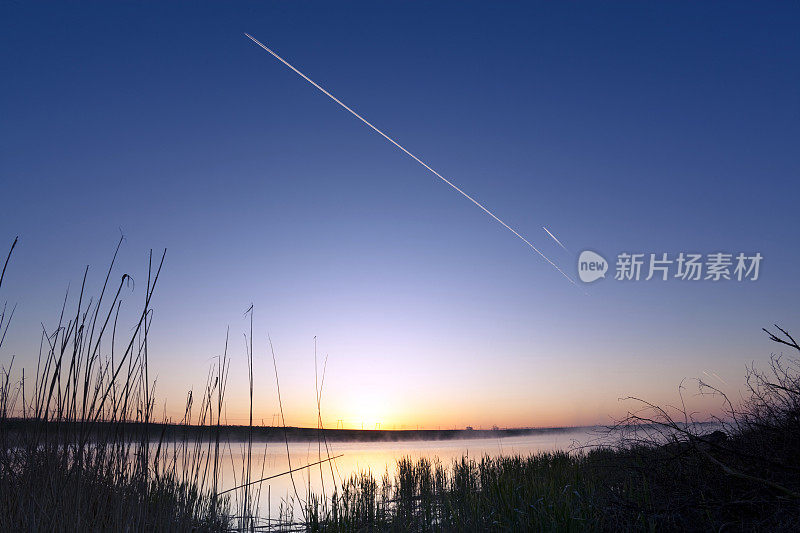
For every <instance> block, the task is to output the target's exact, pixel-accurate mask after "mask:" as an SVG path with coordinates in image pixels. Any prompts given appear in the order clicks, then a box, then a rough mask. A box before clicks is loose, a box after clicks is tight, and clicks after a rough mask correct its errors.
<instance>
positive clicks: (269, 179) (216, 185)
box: [0, 2, 800, 427]
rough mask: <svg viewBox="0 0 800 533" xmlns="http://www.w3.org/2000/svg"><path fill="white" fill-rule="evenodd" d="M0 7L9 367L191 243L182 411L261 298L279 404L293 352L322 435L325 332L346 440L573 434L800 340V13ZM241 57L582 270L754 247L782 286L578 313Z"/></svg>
mask: <svg viewBox="0 0 800 533" xmlns="http://www.w3.org/2000/svg"><path fill="white" fill-rule="evenodd" d="M0 9H2V16H1V17H0V44H1V46H2V48H3V50H4V53H3V54H1V55H0V78H1V79H2V80H3V82H2V83H1V84H0V96H2V98H0V106H2V107H1V108H0V115H2V117H3V118H2V123H3V127H2V129H1V130H0V165H1V166H0V172H2V210H1V211H0V237H2V238H3V239H5V240H7V241H8V242H11V240H12V239H13V237H14V236H15V235H19V236H20V244H19V247H18V249H17V251H16V254H15V257H14V261H13V263H12V266H11V267H10V269H9V272H8V274H7V276H8V278H7V283H8V286H4V287H3V290H4V292H5V294H4V295H2V296H3V297H4V298H5V299H8V300H9V301H10V302H16V303H18V306H19V307H18V311H17V316H16V318H15V324H14V327H13V328H12V332H11V333H10V334H9V339H8V344H7V345H6V346H5V348H4V351H5V354H3V355H4V356H6V357H7V356H9V355H10V354H11V353H15V354H17V357H18V358H19V359H18V360H20V361H23V362H25V363H26V364H27V365H30V364H35V350H36V349H37V348H38V341H39V339H38V335H39V331H40V327H41V326H40V325H39V323H40V321H43V322H45V323H46V324H50V323H52V321H53V320H54V319H55V318H56V317H57V312H58V310H59V306H60V302H61V299H62V297H63V293H64V290H65V289H66V287H67V285H68V283H70V282H72V283H73V285H74V284H76V283H78V282H79V279H80V276H81V274H82V269H83V267H84V265H86V264H90V265H92V270H91V271H90V272H91V274H92V275H93V277H92V278H90V280H91V282H92V283H94V284H95V285H94V286H98V285H99V283H101V282H102V277H103V273H104V268H105V265H106V264H107V262H108V260H109V259H110V256H111V254H112V252H113V248H114V245H115V243H116V239H117V238H118V236H119V232H120V229H121V230H122V231H123V232H124V234H125V236H126V238H127V240H126V243H125V244H124V247H123V252H122V255H121V258H120V261H121V263H120V264H121V265H122V269H123V270H124V271H129V272H131V274H133V275H134V278H137V276H138V277H139V278H140V279H141V276H142V275H143V269H144V268H145V267H146V260H147V253H148V251H149V249H150V248H154V249H161V248H164V247H166V248H167V249H168V252H167V261H166V266H165V271H164V276H163V279H162V285H161V286H160V288H159V290H158V292H157V297H156V301H155V302H154V304H155V308H156V320H155V323H154V324H155V325H154V329H153V337H152V339H151V340H152V352H151V353H152V354H154V355H151V361H152V365H153V368H154V371H155V373H156V374H157V375H158V376H159V387H160V389H161V390H162V392H163V395H164V397H165V399H166V400H167V401H168V407H169V406H172V408H173V409H174V410H175V411H180V410H181V402H182V399H183V397H184V395H185V391H186V390H187V389H188V388H189V387H192V386H195V387H198V386H200V385H201V384H202V382H203V379H204V377H205V371H206V369H207V367H208V365H209V364H210V358H211V357H212V356H213V355H215V354H217V353H219V351H220V350H221V349H222V345H223V343H224V336H225V329H226V327H227V326H228V325H230V327H231V331H232V332H233V334H234V337H235V338H236V339H239V335H240V334H241V332H242V331H244V329H245V327H246V321H245V320H244V318H243V317H242V313H243V311H244V310H245V309H247V307H248V306H249V305H250V303H251V302H253V303H254V304H255V309H256V315H255V323H256V356H257V363H256V374H257V385H258V389H259V392H258V402H259V404H258V406H259V409H260V410H261V411H263V415H264V416H265V417H267V418H270V417H271V415H272V413H273V412H274V396H275V395H274V390H273V387H272V386H271V385H272V381H271V367H270V365H271V361H269V360H268V359H267V354H268V352H267V345H266V335H267V332H269V333H270V334H271V335H272V338H273V341H275V345H276V349H277V353H278V363H279V370H280V371H281V378H282V380H284V382H285V383H286V385H285V388H286V390H287V391H288V392H287V393H286V397H287V398H288V402H287V403H288V404H289V405H290V406H291V407H290V408H289V409H288V412H287V421H289V422H294V423H298V424H303V423H311V424H313V416H311V415H310V413H312V412H313V404H314V392H313V391H314V389H313V377H314V376H313V337H314V335H317V336H318V343H319V347H320V353H321V354H326V353H327V354H329V356H330V359H329V367H328V376H327V377H326V393H325V394H326V402H327V408H326V410H327V411H328V412H329V417H330V418H332V419H339V418H342V419H346V420H348V422H349V423H350V424H351V425H354V426H355V425H358V423H359V421H361V420H366V421H367V423H370V422H382V424H383V426H384V427H387V425H397V426H398V427H399V426H400V425H414V424H416V423H420V421H422V422H421V423H423V424H427V425H429V426H433V425H466V424H470V425H475V426H479V425H491V424H494V423H497V424H499V425H535V424H547V425H552V424H577V423H594V422H602V421H605V420H607V418H608V416H609V415H613V414H614V413H618V412H619V411H620V409H623V406H622V404H621V403H620V402H618V400H617V399H618V398H619V397H621V396H626V395H628V394H638V395H643V396H647V397H649V398H653V399H654V400H657V401H668V400H670V399H673V398H674V396H675V389H676V387H677V384H678V383H679V382H680V380H681V379H682V378H684V377H686V378H692V377H698V376H700V375H701V374H702V372H703V371H708V372H716V373H717V374H719V375H720V376H723V378H724V379H725V380H726V381H727V382H728V383H729V386H730V389H731V390H732V391H735V390H736V389H737V387H738V386H739V385H740V384H741V378H742V376H743V371H744V365H745V364H746V363H749V362H750V361H754V360H755V361H756V362H758V361H763V360H764V359H765V358H766V357H767V356H768V355H769V352H770V350H773V349H774V348H775V347H773V346H770V344H769V343H768V342H767V341H766V340H765V338H764V337H763V334H761V333H760V328H761V327H763V326H769V325H770V324H772V323H773V322H779V323H781V324H783V325H785V326H786V327H788V328H793V327H795V326H796V325H798V323H800V312H798V310H797V305H796V298H797V295H798V288H800V283H799V282H798V280H797V272H798V270H797V264H798V262H799V261H800V250H799V249H798V246H797V237H798V229H800V224H799V223H798V222H799V221H798V215H797V198H798V192H800V185H799V184H798V172H799V171H800V160H799V158H798V151H797V148H796V147H797V146H798V141H800V121H798V118H799V117H798V115H799V114H800V100H799V99H798V96H797V95H798V90H797V88H798V86H799V85H800V70H798V68H797V65H798V64H799V61H800V34H798V32H797V31H796V27H797V21H798V15H800V13H799V11H800V10H798V8H797V6H796V5H794V4H791V3H776V4H772V5H771V6H769V8H768V9H767V8H766V7H764V6H757V5H755V4H749V5H748V4H736V3H725V4H723V3H704V4H697V3H647V4H644V3H617V4H610V5H609V4H606V5H599V4H598V5H586V6H579V5H577V4H564V5H556V4H554V3H534V4H529V3H525V4H523V3H504V4H502V5H495V4H488V3H464V2H458V3H454V2H445V3H435V4H434V3H380V4H377V3H374V2H363V3H347V4H339V3H336V4H333V3H302V4H300V3H285V2H258V3H253V2H250V3H232V4H227V3H226V4H221V3H220V4H210V3H169V4H167V3H158V4H156V3H154V4H147V5H145V4H139V3H113V4H102V3H69V4H67V3H53V4H46V3H37V4H22V3H19V4H18V3H4V4H3V5H2V7H1V8H0ZM244 32H248V33H251V34H252V35H253V36H255V37H256V38H258V39H260V40H261V41H263V42H264V43H265V44H267V45H268V46H270V47H272V48H273V49H275V50H276V51H277V52H278V53H279V54H281V55H282V56H284V57H285V58H286V59H287V60H289V61H291V62H293V63H295V64H296V65H297V66H298V67H299V68H300V69H301V70H303V71H304V72H305V73H307V74H308V75H309V76H311V77H312V78H313V79H315V80H316V81H318V82H319V83H320V84H322V85H323V86H324V87H326V88H327V89H328V90H330V91H331V92H332V93H333V94H335V95H336V96H337V97H339V98H340V99H341V100H343V101H344V102H345V103H347V104H348V105H350V106H352V107H353V108H354V109H356V110H357V111H358V112H359V113H361V114H362V115H364V116H365V117H366V118H367V119H368V120H370V121H372V122H373V123H374V124H375V125H376V126H377V127H379V128H381V129H383V130H384V131H386V132H387V133H388V134H389V135H391V136H393V137H394V138H396V139H397V140H398V141H399V142H400V143H401V144H403V145H404V146H406V147H407V148H408V149H409V150H411V151H412V152H414V153H415V154H417V155H418V156H420V157H421V158H422V159H423V160H425V161H426V162H427V163H428V164H430V165H431V166H432V167H433V168H435V169H437V170H438V171H439V172H441V173H442V174H443V175H444V176H445V177H447V178H448V179H452V180H453V181H454V182H455V183H456V184H457V185H459V186H460V187H462V188H463V189H464V190H465V191H467V192H468V193H469V194H471V195H473V196H475V197H476V198H477V199H479V200H480V201H481V202H482V203H484V204H485V205H486V206H487V207H488V208H489V209H492V210H493V211H494V212H495V213H497V214H498V216H500V217H501V218H503V219H504V220H506V221H507V222H508V223H509V224H510V225H512V226H513V227H514V228H516V229H517V230H518V231H520V233H522V234H523V235H525V236H526V237H528V238H529V239H530V240H531V241H532V242H533V243H534V244H536V245H537V246H539V247H540V248H541V249H542V251H543V252H544V253H545V254H547V255H548V256H550V257H552V258H553V259H554V260H555V261H556V262H558V263H559V265H561V266H562V268H564V269H565V270H566V271H567V272H569V273H570V274H571V275H573V276H574V274H575V268H576V260H577V252H578V251H580V250H583V249H592V250H596V251H598V252H600V253H602V254H604V255H605V256H606V257H608V258H612V259H613V257H614V256H615V255H616V254H617V253H619V252H621V251H635V252H645V253H650V252H654V253H661V252H668V253H670V254H674V253H678V252H681V251H697V252H701V253H712V252H717V251H727V252H731V253H737V252H747V253H752V252H756V251H758V252H760V253H761V254H762V255H763V256H764V262H763V264H762V270H761V276H760V279H759V280H758V281H756V282H752V283H747V282H741V283H738V282H726V283H719V284H714V283H711V282H696V283H688V282H679V281H670V282H666V283H659V282H635V283H633V282H632V283H627V284H624V283H620V282H615V281H613V280H612V279H606V280H602V281H599V282H597V283H595V284H592V285H590V286H586V287H582V288H581V289H582V290H579V289H576V288H575V287H573V286H572V285H570V284H569V283H568V282H566V280H564V279H563V278H562V277H561V276H560V275H559V274H558V273H557V272H556V271H555V270H554V269H553V268H552V267H550V266H549V265H547V264H546V263H545V262H544V261H543V260H541V259H540V258H539V257H537V256H536V255H535V254H534V253H533V252H532V251H531V250H530V249H529V248H527V247H526V246H525V245H524V244H523V243H522V242H520V241H519V240H518V239H516V238H515V237H514V236H513V235H512V234H510V233H509V232H507V230H505V229H503V228H502V227H501V226H499V225H498V224H497V223H496V222H494V221H492V220H491V219H490V218H489V217H488V216H486V215H485V214H484V213H482V212H481V211H480V210H479V209H477V208H476V207H475V206H474V205H471V204H470V203H469V202H468V201H467V200H465V199H464V198H463V197H460V196H459V195H458V194H457V193H456V192H455V191H453V190H452V189H450V188H449V187H447V186H446V185H445V184H444V183H442V182H440V181H439V180H437V179H436V178H435V177H434V176H432V175H431V174H429V173H428V172H427V171H426V170H425V169H423V168H422V167H420V166H419V165H418V164H417V163H415V162H414V161H413V160H411V159H410V158H408V157H407V156H405V155H404V154H402V153H401V152H399V151H398V150H397V149H396V148H394V147H393V146H391V145H390V144H389V143H387V142H386V141H385V140H384V139H382V138H380V137H379V136H378V135H377V134H375V133H374V132H372V131H370V130H369V129H368V128H367V127H366V126H364V125H363V124H361V123H359V122H358V121H357V120H356V119H355V118H354V117H352V116H351V115H349V114H348V113H346V112H345V111H344V110H342V109H341V108H339V107H338V106H336V105H335V104H334V103H333V102H331V101H330V100H328V99H327V98H325V97H324V96H323V95H321V94H320V93H319V92H317V91H316V89H314V88H313V87H311V86H310V85H308V84H307V83H305V82H304V81H303V80H301V79H300V78H298V77H297V76H296V75H295V74H293V73H292V72H290V71H289V70H287V69H286V68H285V67H283V66H282V65H280V64H279V63H278V62H277V61H275V60H274V59H273V58H271V57H270V56H269V55H268V54H266V53H265V52H264V51H262V50H260V49H259V48H258V47H256V46H255V45H254V44H253V43H252V42H250V41H249V40H248V39H247V38H245V37H244V35H243V34H244ZM543 225H545V226H547V227H548V228H549V229H550V230H551V231H553V232H554V233H555V234H556V235H557V236H558V237H559V238H560V239H561V240H562V241H563V242H564V243H565V244H566V245H567V247H568V248H569V249H570V250H571V251H572V252H573V253H572V254H570V253H567V252H565V251H563V250H561V249H560V248H559V247H558V246H557V245H556V244H555V243H554V242H553V241H552V240H550V239H549V237H548V236H547V235H546V234H545V233H544V232H543V231H542V229H541V227H542V226H543ZM138 290H141V286H139V287H138ZM583 290H586V292H588V293H589V295H588V296H587V295H585V294H584V292H583ZM129 298H132V299H134V300H135V301H138V300H136V298H139V294H138V292H135V291H134V292H132V293H131V294H130V296H129ZM795 329H796V327H795ZM240 344H241V343H240V342H239V341H238V340H237V341H236V342H235V343H234V344H233V348H234V371H233V373H232V378H231V379H232V384H233V386H232V389H231V390H232V392H231V402H232V403H231V407H230V412H229V416H230V417H231V419H236V418H237V417H239V416H242V412H243V411H241V410H240V409H239V408H238V407H237V406H239V405H240V404H238V403H237V401H239V400H237V398H238V396H237V394H238V392H239V391H238V387H237V384H240V383H241V380H242V379H243V378H244V375H245V371H246V365H245V363H244V349H243V346H240ZM259 357H261V358H262V359H258V358H259ZM18 364H19V363H18ZM258 380H260V382H259V381H258ZM432 406H433V407H432ZM240 411H241V412H240ZM306 418H308V420H306Z"/></svg>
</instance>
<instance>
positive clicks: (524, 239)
mask: <svg viewBox="0 0 800 533" xmlns="http://www.w3.org/2000/svg"><path fill="white" fill-rule="evenodd" d="M245 35H246V36H247V38H248V39H250V40H251V41H253V42H254V43H256V44H257V45H258V46H260V47H261V48H263V49H264V50H266V51H267V52H269V53H270V55H272V57H274V58H275V59H277V60H278V61H280V62H281V63H283V64H284V65H286V66H287V67H289V68H290V69H292V70H293V71H294V72H295V73H296V74H297V75H298V76H300V77H301V78H303V79H304V80H306V81H307V82H308V83H310V84H311V85H313V86H314V87H316V88H317V89H319V90H320V91H321V92H322V93H323V94H325V95H326V96H327V97H328V98H330V99H331V100H333V101H334V102H336V103H337V104H339V105H340V106H342V107H343V108H345V109H346V110H347V111H349V112H350V113H351V114H352V115H353V116H354V117H356V118H357V119H358V120H360V121H361V122H363V123H364V124H366V125H367V126H369V127H370V128H372V129H373V130H375V131H376V132H377V133H379V134H380V135H381V136H382V137H383V138H384V139H386V140H387V141H389V142H390V143H392V144H393V145H395V146H396V147H397V148H399V149H400V150H402V151H403V152H405V153H406V155H408V156H409V157H410V158H411V159H413V160H414V161H416V162H417V163H419V164H420V165H422V166H423V167H425V168H426V169H428V170H429V171H431V173H433V175H434V176H436V177H437V178H439V179H440V180H442V181H443V182H445V183H446V184H448V185H449V186H451V187H452V188H454V189H455V190H457V191H458V192H460V193H461V194H462V196H464V197H465V198H467V199H468V200H469V201H470V202H472V203H473V204H475V205H477V206H478V207H480V208H481V209H483V211H484V212H485V213H486V214H487V215H489V216H490V217H492V218H493V219H495V220H496V221H497V222H499V223H500V224H502V225H503V226H504V227H505V228H506V229H507V230H508V231H510V232H511V233H513V234H514V235H516V236H517V237H519V238H520V239H521V240H522V242H524V243H525V244H527V245H528V246H530V247H531V248H532V249H533V251H534V252H536V253H537V254H539V255H540V256H541V257H542V259H544V260H545V261H547V262H548V263H550V264H551V265H552V266H553V268H555V269H556V270H558V271H559V272H560V273H561V275H562V276H564V277H565V278H567V280H569V282H570V283H572V284H573V285H577V284H576V283H575V281H574V280H573V279H572V278H571V277H569V276H568V275H567V274H566V273H565V272H564V271H563V270H561V269H560V268H558V265H556V264H555V263H553V262H552V261H551V260H550V259H548V258H547V256H546V255H544V254H543V253H542V252H540V251H539V249H538V248H536V247H535V246H534V245H533V244H531V242H530V241H529V240H528V239H526V238H525V237H523V236H522V235H520V234H519V233H517V231H516V230H515V229H514V228H512V227H511V226H509V225H508V224H506V223H505V222H503V221H502V220H500V219H499V218H498V217H497V216H496V215H495V214H494V213H492V212H491V211H489V210H488V209H486V208H485V207H484V206H483V205H482V204H481V203H480V202H478V201H477V200H475V199H474V198H473V197H472V196H470V195H468V194H467V193H465V192H464V191H462V190H461V189H459V188H458V187H457V186H456V185H455V184H453V183H452V182H451V181H450V180H448V179H447V178H445V177H444V176H442V175H441V174H439V173H438V172H436V171H435V170H433V169H432V168H431V167H429V166H428V165H427V164H425V163H424V162H423V161H422V160H421V159H420V158H418V157H417V156H415V155H414V154H412V153H411V152H409V151H408V150H406V149H405V148H403V147H402V146H401V145H400V144H399V143H398V142H397V141H395V140H394V139H392V138H391V137H389V136H388V135H386V134H385V133H383V132H382V131H381V130H379V129H378V128H376V127H375V126H373V125H372V124H371V123H370V122H368V121H367V120H366V119H365V118H364V117H362V116H361V115H359V114H358V113H356V112H355V111H353V110H352V109H350V108H349V107H347V106H346V105H345V104H344V103H342V101H341V100H339V99H338V98H336V97H335V96H333V95H332V94H331V93H329V92H328V91H326V90H325V89H323V88H322V87H321V86H320V85H319V84H317V83H316V82H315V81H314V80H312V79H311V78H309V77H308V76H306V75H305V74H303V73H302V72H300V71H299V70H297V69H296V68H294V66H292V65H291V64H290V63H289V62H288V61H286V60H285V59H283V58H282V57H281V56H279V55H278V54H276V53H275V52H273V51H272V50H270V49H269V48H267V47H266V46H265V45H264V44H262V43H261V41H259V40H258V39H256V38H255V37H253V36H252V35H250V34H249V33H245Z"/></svg>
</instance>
